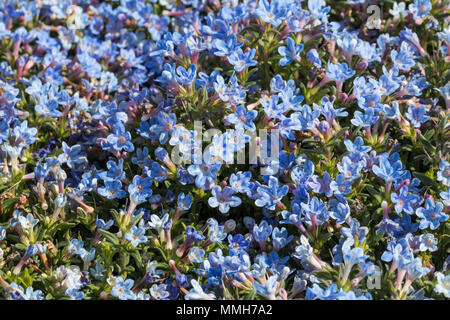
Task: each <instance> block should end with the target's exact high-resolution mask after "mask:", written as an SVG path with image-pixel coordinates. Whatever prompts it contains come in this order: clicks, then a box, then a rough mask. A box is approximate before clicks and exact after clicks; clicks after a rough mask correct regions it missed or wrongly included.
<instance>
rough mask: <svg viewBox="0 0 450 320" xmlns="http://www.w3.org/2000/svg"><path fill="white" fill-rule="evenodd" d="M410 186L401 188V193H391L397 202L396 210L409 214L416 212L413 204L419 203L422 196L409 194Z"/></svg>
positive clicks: (393, 199)
mask: <svg viewBox="0 0 450 320" xmlns="http://www.w3.org/2000/svg"><path fill="white" fill-rule="evenodd" d="M408 191H409V190H408V187H407V186H403V187H402V188H401V189H400V194H396V193H391V200H392V202H393V203H395V212H397V213H401V212H403V211H404V212H406V213H407V214H414V209H413V206H414V205H416V204H418V203H419V201H420V197H419V196H418V195H416V194H409V195H408Z"/></svg>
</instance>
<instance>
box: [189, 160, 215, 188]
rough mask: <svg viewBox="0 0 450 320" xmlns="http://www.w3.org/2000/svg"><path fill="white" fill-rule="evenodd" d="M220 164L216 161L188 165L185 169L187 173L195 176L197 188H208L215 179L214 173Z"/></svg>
mask: <svg viewBox="0 0 450 320" xmlns="http://www.w3.org/2000/svg"><path fill="white" fill-rule="evenodd" d="M220 167H221V164H220V163H218V162H213V163H206V162H203V163H202V164H193V165H190V166H189V167H188V169H187V171H188V173H189V174H190V175H192V176H194V177H195V185H196V186H197V188H202V189H204V190H209V189H211V187H212V184H213V183H214V181H215V180H216V174H217V172H218V171H219V169H220Z"/></svg>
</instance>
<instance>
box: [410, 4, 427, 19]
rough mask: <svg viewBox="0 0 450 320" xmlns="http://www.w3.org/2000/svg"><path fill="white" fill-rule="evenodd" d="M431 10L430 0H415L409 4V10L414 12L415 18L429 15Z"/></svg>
mask: <svg viewBox="0 0 450 320" xmlns="http://www.w3.org/2000/svg"><path fill="white" fill-rule="evenodd" d="M430 10H431V1H430V0H415V1H414V3H411V4H410V5H409V12H412V13H413V14H414V16H413V17H414V20H417V19H424V18H426V17H428V15H429V13H430Z"/></svg>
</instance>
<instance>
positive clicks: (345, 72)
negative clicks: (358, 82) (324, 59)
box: [326, 61, 355, 81]
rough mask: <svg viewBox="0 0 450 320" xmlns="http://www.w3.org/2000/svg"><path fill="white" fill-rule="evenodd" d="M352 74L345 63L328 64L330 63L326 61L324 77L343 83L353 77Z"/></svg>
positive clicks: (353, 72) (352, 71)
mask: <svg viewBox="0 0 450 320" xmlns="http://www.w3.org/2000/svg"><path fill="white" fill-rule="evenodd" d="M354 74H355V71H354V70H352V69H350V68H349V67H348V66H347V64H346V63H345V62H343V63H330V61H328V64H327V69H326V75H327V77H328V78H330V79H331V80H335V81H345V80H347V79H350V78H351V77H353V75H354Z"/></svg>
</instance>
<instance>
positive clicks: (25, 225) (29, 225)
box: [19, 213, 39, 230]
mask: <svg viewBox="0 0 450 320" xmlns="http://www.w3.org/2000/svg"><path fill="white" fill-rule="evenodd" d="M19 222H20V225H21V227H22V229H26V230H27V229H33V228H34V226H35V225H36V224H37V223H38V222H39V220H38V219H34V217H33V215H32V214H31V213H29V214H28V215H27V217H26V218H25V217H23V216H20V217H19Z"/></svg>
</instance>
